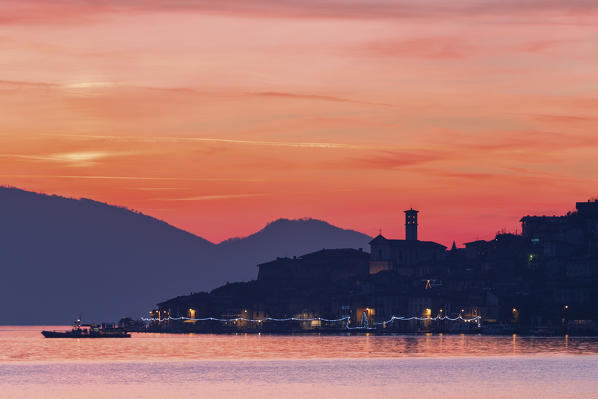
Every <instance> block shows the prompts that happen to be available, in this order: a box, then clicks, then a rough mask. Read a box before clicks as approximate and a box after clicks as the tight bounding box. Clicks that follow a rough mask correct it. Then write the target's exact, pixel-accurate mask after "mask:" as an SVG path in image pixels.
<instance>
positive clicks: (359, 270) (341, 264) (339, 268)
mask: <svg viewBox="0 0 598 399" xmlns="http://www.w3.org/2000/svg"><path fill="white" fill-rule="evenodd" d="M368 259H369V255H368V253H367V252H364V251H363V250H361V249H351V248H345V249H342V248H341V249H322V250H320V251H316V252H312V253H309V254H306V255H303V256H299V257H293V258H278V259H276V260H273V261H271V262H266V263H262V264H260V265H258V266H257V267H258V268H259V272H258V277H257V279H258V281H266V282H267V281H279V282H280V281H289V280H290V281H295V282H300V281H302V282H304V283H305V284H321V283H326V282H336V281H340V280H343V279H347V278H351V277H358V276H360V275H365V274H368Z"/></svg>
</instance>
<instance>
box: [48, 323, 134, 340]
mask: <svg viewBox="0 0 598 399" xmlns="http://www.w3.org/2000/svg"><path fill="white" fill-rule="evenodd" d="M42 335H43V336H44V337H46V338H131V334H129V333H128V332H127V331H125V330H124V329H122V328H119V327H115V326H114V325H111V324H102V325H96V324H81V319H77V321H75V323H74V324H73V329H72V330H71V331H46V330H44V331H42Z"/></svg>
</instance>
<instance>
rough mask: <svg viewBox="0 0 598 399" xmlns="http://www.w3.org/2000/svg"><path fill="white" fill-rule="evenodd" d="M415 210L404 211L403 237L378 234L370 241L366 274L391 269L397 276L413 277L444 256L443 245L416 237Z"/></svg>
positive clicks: (424, 272)
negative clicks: (391, 237)
mask: <svg viewBox="0 0 598 399" xmlns="http://www.w3.org/2000/svg"><path fill="white" fill-rule="evenodd" d="M418 213H419V211H416V210H414V209H409V210H406V211H405V239H404V240H395V239H388V238H386V237H384V236H382V234H380V235H378V236H377V237H376V238H374V239H373V240H372V241H370V248H371V250H370V274H376V273H378V272H381V271H383V270H392V271H394V272H397V273H398V274H399V275H401V276H405V277H416V276H418V275H424V274H427V273H426V270H427V269H429V268H431V267H432V265H433V264H434V263H435V262H436V261H438V260H442V259H444V257H445V255H446V247H445V246H444V245H441V244H438V243H436V242H432V241H420V240H418V239H417V227H418V223H417V215H418Z"/></svg>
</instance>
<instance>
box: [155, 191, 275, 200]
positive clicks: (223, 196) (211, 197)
mask: <svg viewBox="0 0 598 399" xmlns="http://www.w3.org/2000/svg"><path fill="white" fill-rule="evenodd" d="M268 195H271V194H269V193H251V194H213V195H198V196H193V197H182V198H152V199H153V200H154V201H214V200H225V199H238V198H251V197H265V196H268Z"/></svg>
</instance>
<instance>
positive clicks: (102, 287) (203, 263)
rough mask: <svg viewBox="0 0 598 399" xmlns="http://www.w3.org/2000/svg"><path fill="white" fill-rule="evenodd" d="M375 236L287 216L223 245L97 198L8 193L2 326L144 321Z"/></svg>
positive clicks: (2, 222) (1, 191)
mask: <svg viewBox="0 0 598 399" xmlns="http://www.w3.org/2000/svg"><path fill="white" fill-rule="evenodd" d="M368 241H369V237H368V236H366V235H363V234H361V233H358V232H355V231H350V230H342V229H339V228H337V227H334V226H331V225H330V224H328V223H325V222H322V221H318V220H311V219H307V220H285V219H281V220H278V221H275V222H272V223H270V224H268V225H267V226H266V227H265V228H264V229H263V230H261V231H259V232H257V233H255V234H253V235H250V236H248V237H245V238H241V239H233V240H227V241H225V242H223V243H220V244H218V245H215V244H213V243H211V242H209V241H207V240H205V239H203V238H201V237H198V236H196V235H193V234H191V233H188V232H186V231H183V230H180V229H177V228H176V227H173V226H171V225H169V224H167V223H165V222H163V221H161V220H158V219H155V218H152V217H150V216H147V215H144V214H141V213H138V212H133V211H131V210H128V209H125V208H122V207H117V206H112V205H107V204H105V203H101V202H97V201H93V200H89V199H71V198H64V197H59V196H48V195H44V194H37V193H33V192H28V191H24V190H19V189H15V188H6V187H0V300H2V303H4V304H6V305H7V306H5V309H4V311H3V317H2V319H1V321H0V323H1V324H35V323H39V324H56V323H68V322H70V321H72V319H74V318H75V317H76V316H78V315H79V314H81V315H82V316H83V318H84V319H86V320H95V321H102V320H116V319H118V318H119V317H121V316H124V315H130V316H135V317H137V316H141V315H142V314H144V313H145V312H146V311H147V310H149V309H150V308H151V307H152V306H153V304H155V303H156V302H159V301H160V300H163V299H165V298H169V297H173V296H176V295H182V294H188V293H189V292H192V291H194V292H196V291H201V290H210V289H213V288H215V287H217V286H219V285H221V284H223V283H225V282H227V281H244V280H249V279H252V278H255V276H256V275H257V268H256V267H255V266H256V264H258V263H260V262H264V261H267V260H270V259H273V258H276V257H277V256H288V255H300V254H303V253H306V252H310V251H313V250H317V249H321V248H325V247H327V248H334V247H355V248H359V247H363V248H366V246H367V242H368Z"/></svg>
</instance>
